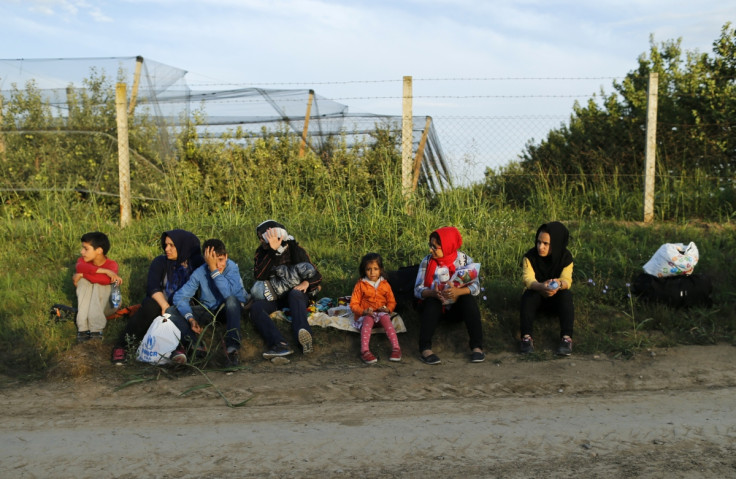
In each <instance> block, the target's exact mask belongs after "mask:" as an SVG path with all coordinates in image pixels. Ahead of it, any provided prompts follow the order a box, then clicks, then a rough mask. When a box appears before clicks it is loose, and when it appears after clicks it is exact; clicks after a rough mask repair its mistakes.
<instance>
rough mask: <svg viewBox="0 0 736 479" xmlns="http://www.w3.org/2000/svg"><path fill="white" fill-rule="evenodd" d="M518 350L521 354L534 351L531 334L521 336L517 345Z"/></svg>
mask: <svg viewBox="0 0 736 479" xmlns="http://www.w3.org/2000/svg"><path fill="white" fill-rule="evenodd" d="M519 352H520V353H521V354H529V353H533V352H534V340H532V337H531V336H526V337H524V338H521V345H520V346H519Z"/></svg>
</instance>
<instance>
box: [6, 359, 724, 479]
mask: <svg viewBox="0 0 736 479" xmlns="http://www.w3.org/2000/svg"><path fill="white" fill-rule="evenodd" d="M111 368H112V366H110V367H109V368H108V367H107V366H105V367H101V371H102V372H101V373H100V372H96V374H95V375H93V377H92V378H89V377H88V378H86V379H83V380H76V381H73V380H65V381H53V380H49V381H42V382H36V383H33V384H28V385H22V386H20V385H14V384H12V382H9V381H6V386H5V387H4V388H3V389H2V390H0V399H2V403H3V405H4V406H5V411H4V412H5V414H3V420H2V431H0V444H2V448H1V450H0V477H28V478H30V477H121V478H128V477H130V478H133V477H143V476H148V477H166V478H182V477H183V478H189V477H192V478H194V477H212V478H215V477H226V478H230V477H232V478H236V477H326V478H332V477H401V478H414V477H417V478H418V477H429V478H432V477H450V478H454V477H457V478H460V477H463V478H465V477H503V478H507V477H511V478H516V477H519V478H521V477H553V478H556V477H560V478H562V477H601V478H603V477H616V478H621V477H631V478H634V477H656V478H659V477H662V478H664V477H667V478H702V477H713V478H716V477H717V478H724V477H736V348H735V347H733V346H731V345H719V346H687V347H678V348H674V349H669V350H657V351H652V352H650V353H647V354H641V355H639V356H638V357H637V358H635V359H632V360H616V359H609V358H605V357H587V356H573V357H570V358H566V359H560V360H552V361H543V362H528V361H522V360H520V359H519V358H518V356H516V355H513V354H499V355H496V356H492V357H490V356H489V358H488V359H487V361H486V362H485V363H482V364H469V363H467V362H466V359H465V357H464V355H459V354H458V355H457V356H456V357H452V356H448V355H443V364H442V365H440V366H434V367H432V366H426V365H424V364H421V363H420V362H419V361H418V360H416V359H415V358H405V359H404V361H403V362H402V363H399V364H388V363H387V362H382V363H379V365H378V366H372V367H371V366H363V365H361V364H360V363H359V362H357V361H335V360H334V358H332V359H331V358H329V357H325V356H316V357H314V358H308V359H299V358H297V359H296V360H295V361H292V363H291V364H287V365H281V366H278V365H273V364H271V363H268V362H266V361H263V362H254V363H252V364H249V365H248V367H247V368H246V369H244V370H241V371H237V372H234V373H227V374H226V373H222V372H212V373H210V379H211V381H212V383H214V385H215V386H216V387H207V388H198V387H199V386H204V385H207V384H208V383H207V381H206V380H205V379H204V378H203V377H202V376H201V375H199V374H197V373H191V374H190V373H187V374H184V375H182V376H179V377H176V378H173V379H169V378H166V377H163V376H162V378H160V379H159V380H157V381H149V382H145V383H141V384H136V385H132V386H129V387H126V388H124V389H122V390H119V391H115V387H116V386H119V385H120V384H121V383H122V381H121V377H120V373H119V371H115V370H112V369H111ZM127 369H130V368H127ZM192 388H195V389H194V390H192ZM187 391H189V392H188V393H187V394H186V395H185V396H182V395H181V394H182V393H184V392H187ZM220 393H222V394H223V395H224V396H225V397H226V398H227V399H228V400H229V401H231V402H233V403H237V402H239V401H243V400H246V399H250V400H249V401H248V402H247V404H246V405H245V406H243V407H239V408H228V407H227V406H226V405H225V401H224V400H223V398H222V397H221V396H220Z"/></svg>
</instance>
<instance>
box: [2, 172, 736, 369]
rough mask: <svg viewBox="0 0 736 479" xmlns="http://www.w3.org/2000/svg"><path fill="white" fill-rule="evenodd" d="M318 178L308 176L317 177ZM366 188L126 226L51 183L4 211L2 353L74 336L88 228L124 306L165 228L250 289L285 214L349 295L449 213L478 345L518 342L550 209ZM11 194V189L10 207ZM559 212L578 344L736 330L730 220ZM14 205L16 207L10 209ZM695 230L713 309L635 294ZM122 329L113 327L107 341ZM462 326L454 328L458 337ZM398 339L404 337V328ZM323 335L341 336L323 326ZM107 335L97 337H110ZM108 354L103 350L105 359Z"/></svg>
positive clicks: (176, 211)
mask: <svg viewBox="0 0 736 479" xmlns="http://www.w3.org/2000/svg"><path fill="white" fill-rule="evenodd" d="M322 186H324V185H317V187H322ZM384 187H385V190H384V191H380V192H377V193H376V196H375V197H374V198H373V199H369V200H366V198H364V197H363V198H361V199H360V201H358V199H357V198H353V197H351V193H350V192H349V191H346V190H343V189H340V188H335V189H334V190H331V191H322V193H321V199H320V200H319V201H315V200H314V198H313V197H310V196H309V195H302V196H300V195H286V194H284V195H280V194H275V195H274V197H273V201H271V202H263V201H260V202H256V201H253V202H248V201H245V202H242V203H239V204H238V205H232V204H225V203H218V204H217V206H216V207H213V206H211V203H204V202H201V203H200V202H198V201H197V200H196V198H185V199H182V200H180V201H179V202H178V203H177V204H176V205H173V207H172V205H162V206H160V207H158V209H156V208H153V207H149V208H148V210H147V212H146V213H145V214H141V215H139V217H138V218H136V219H135V221H134V222H133V224H132V225H131V226H130V227H127V228H125V229H120V228H119V227H118V225H117V221H116V216H115V214H116V207H115V205H111V204H109V203H105V202H98V201H95V200H94V199H80V198H77V197H75V196H72V195H64V194H51V193H49V194H48V195H47V196H41V197H37V198H34V200H33V201H32V202H27V203H26V204H24V209H23V211H24V214H23V215H15V214H14V215H10V214H8V213H7V212H8V211H10V210H11V208H6V209H4V210H3V211H4V212H5V214H4V215H3V217H2V219H0V239H1V240H2V243H3V244H4V245H5V247H4V248H3V250H2V252H0V257H1V258H2V260H1V262H2V265H3V269H4V270H5V275H4V277H3V279H2V283H1V285H0V297H2V298H3V300H2V301H3V307H2V308H0V324H2V328H1V329H0V344H1V346H2V347H1V348H0V351H1V352H0V364H2V367H3V369H4V370H6V371H8V372H9V373H11V374H27V373H40V372H43V371H45V370H47V369H48V368H49V367H50V366H51V365H53V364H54V362H55V360H56V358H57V357H58V356H59V355H60V354H61V353H63V352H64V351H66V350H68V349H69V348H71V347H72V346H73V344H74V333H75V330H74V325H73V323H71V322H66V323H59V324H54V323H53V322H50V321H49V314H48V311H49V308H50V306H51V305H52V304H54V303H63V304H70V305H71V304H74V303H75V300H76V298H75V292H74V288H73V285H72V282H71V276H72V274H73V271H74V263H75V261H76V258H77V257H78V254H79V253H78V252H79V246H80V244H79V238H80V236H81V235H82V234H83V233H84V232H86V231H93V230H99V231H104V232H106V233H108V235H109V237H110V239H111V242H112V249H111V251H110V257H111V258H113V259H115V260H116V261H118V263H119V264H120V274H121V276H122V277H123V278H124V280H125V284H124V285H123V304H135V303H138V302H140V301H141V299H142V298H143V296H144V283H145V276H146V273H147V269H148V265H149V263H150V261H151V259H152V258H153V257H154V256H156V255H157V254H159V253H160V249H159V246H158V241H159V237H160V234H161V232H162V231H164V230H167V229H171V228H185V229H188V230H191V231H193V232H195V233H196V234H197V235H198V236H199V237H200V238H201V239H202V240H204V239H206V238H210V237H220V238H222V239H223V240H224V241H225V243H226V244H227V245H228V248H229V251H230V256H231V258H232V259H234V260H235V261H236V262H238V263H239V265H240V268H241V271H242V272H243V276H244V277H243V279H244V281H245V283H246V287H250V285H251V284H252V282H253V278H252V256H253V251H254V249H255V248H256V246H257V241H256V236H255V233H254V229H255V226H256V224H258V223H259V222H260V221H262V220H264V219H267V218H274V219H277V220H279V221H282V222H283V223H284V224H285V225H286V226H287V228H288V229H289V231H290V232H291V233H292V234H293V235H294V236H295V237H296V238H297V240H298V241H299V242H300V243H301V244H303V245H304V246H305V247H306V249H307V251H308V252H309V253H310V255H311V257H312V259H313V261H314V262H315V263H316V264H317V266H318V267H319V269H320V270H321V272H322V274H323V276H324V278H325V281H324V289H323V295H324V296H329V297H338V296H343V295H347V294H350V291H351V289H352V285H353V283H354V281H355V280H356V279H357V265H358V261H359V259H360V257H361V256H362V255H363V254H365V253H366V252H368V251H377V252H379V253H381V254H382V255H383V256H384V259H385V262H386V266H387V268H388V269H396V268H398V267H400V266H404V265H410V264H416V263H418V262H419V261H420V260H421V258H422V257H423V256H424V255H426V254H427V247H426V244H427V237H428V235H429V233H430V232H431V231H432V230H433V229H435V228H437V227H439V226H443V225H446V224H453V225H455V226H457V227H458V228H459V229H460V231H461V232H462V234H463V236H464V244H463V247H462V249H463V250H464V251H466V252H467V253H468V254H470V255H471V256H472V257H473V258H474V259H475V260H476V261H478V262H480V263H481V264H482V283H483V287H484V291H483V292H482V293H481V295H480V298H479V301H480V303H481V305H482V312H483V320H484V327H485V332H486V348H487V349H488V350H490V351H504V350H508V351H513V350H515V348H516V336H517V334H518V299H519V296H520V293H521V282H520V278H519V276H520V266H519V265H520V258H521V256H522V254H523V253H524V252H525V251H526V250H527V249H528V248H530V247H531V246H532V245H533V236H534V231H535V230H536V228H537V226H538V225H539V224H540V223H541V222H543V221H545V220H547V219H548V218H544V217H543V215H541V214H538V213H530V212H528V211H524V210H521V209H513V208H510V207H503V206H500V205H499V204H494V203H491V202H488V201H487V200H482V199H481V196H480V195H478V194H477V193H476V192H475V191H474V189H473V188H469V189H464V188H460V189H455V190H453V191H451V192H449V193H446V194H444V195H442V196H439V197H435V198H433V199H422V198H420V197H418V198H417V199H416V200H414V201H413V202H411V203H410V205H409V210H410V211H411V214H408V213H406V211H407V210H406V209H405V208H404V203H403V201H402V199H401V197H400V196H399V195H398V194H397V193H396V192H397V191H398V190H399V189H398V188H396V187H395V185H391V184H390V183H387V184H385V185H384ZM13 201H17V198H12V197H11V198H6V201H5V203H6V205H8V204H9V203H12V202H13ZM554 210H555V211H557V212H558V214H557V216H556V217H555V218H549V219H557V220H561V221H563V222H565V223H566V224H567V225H568V227H569V229H570V232H571V244H570V249H571V251H572V252H573V254H574V256H575V276H574V281H575V284H574V285H573V288H574V293H575V304H576V341H575V352H576V353H595V352H605V353H608V354H614V355H623V356H627V355H631V354H634V353H635V352H636V351H639V350H641V349H642V348H645V347H647V346H649V345H657V346H661V345H674V344H678V343H703V344H707V343H714V342H717V341H723V340H725V341H734V334H735V332H736V313H734V310H735V309H736V308H734V303H736V287H735V286H734V285H735V284H736V271H734V268H733V264H734V263H733V259H732V256H731V255H732V254H733V252H734V251H736V234H734V233H736V231H735V229H734V226H733V225H732V224H730V223H727V224H704V223H703V224H701V223H692V222H690V223H658V224H655V225H653V226H643V225H640V224H636V223H626V222H621V221H613V220H606V219H599V218H590V217H589V216H575V215H573V214H570V213H569V212H568V211H567V210H566V208H565V205H564V204H557V205H554ZM14 211H15V210H14ZM690 241H694V242H696V244H697V245H698V248H699V250H700V256H701V259H700V263H699V264H698V266H697V267H696V272H700V273H707V274H708V275H710V276H711V278H712V279H713V283H714V293H713V299H714V301H715V306H714V307H713V308H710V309H700V308H693V309H690V310H671V309H668V308H665V307H661V306H646V305H642V304H638V303H637V301H635V300H633V299H632V298H630V297H629V295H628V284H629V283H631V281H632V279H633V277H634V276H636V275H637V274H638V273H639V272H640V271H641V267H642V265H643V264H644V263H645V262H646V261H647V260H648V259H649V257H650V256H651V255H652V254H653V253H654V252H655V251H656V249H657V248H658V247H659V246H660V245H661V244H662V243H665V242H684V243H687V242H690ZM404 316H405V320H406V322H407V327H408V328H409V329H410V331H416V329H417V328H418V323H417V318H416V315H415V314H414V313H413V312H412V311H411V309H410V308H406V309H405V310H404ZM121 326H122V323H121V322H120V321H116V322H111V323H110V324H109V325H108V334H107V340H110V338H111V337H112V336H113V334H114V332H115V331H117V330H119V328H120V327H121ZM556 327H557V326H556V324H555V322H554V321H544V322H540V323H539V326H538V332H537V336H538V338H540V339H539V340H540V341H541V342H542V344H544V343H545V342H546V341H548V342H549V343H550V345H551V344H552V343H553V342H554V340H555V338H556ZM244 333H245V338H246V341H249V342H250V343H252V347H255V348H256V349H259V348H260V339H259V338H258V337H257V335H256V334H255V333H254V331H253V329H252V326H251V325H249V324H246V325H245V326H244ZM460 337H462V336H460ZM405 338H406V339H405ZM405 338H401V340H402V344H403V345H404V348H406V351H407V353H411V352H413V351H414V349H415V346H414V343H413V338H415V336H414V334H409V335H407V336H406V337H405ZM317 339H318V340H319V341H332V340H335V341H342V340H341V339H338V338H337V336H335V335H332V334H327V333H322V332H319V333H318V337H317ZM107 340H106V341H107ZM107 360H108V358H107V356H105V357H101V358H100V361H107Z"/></svg>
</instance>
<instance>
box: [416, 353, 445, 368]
mask: <svg viewBox="0 0 736 479" xmlns="http://www.w3.org/2000/svg"><path fill="white" fill-rule="evenodd" d="M419 358H420V359H421V360H422V362H423V363H424V364H429V365H431V366H434V365H436V364H439V363H441V362H442V361H440V358H439V357H438V356H437V355H436V354H430V355H429V356H422V355H421V354H420V355H419Z"/></svg>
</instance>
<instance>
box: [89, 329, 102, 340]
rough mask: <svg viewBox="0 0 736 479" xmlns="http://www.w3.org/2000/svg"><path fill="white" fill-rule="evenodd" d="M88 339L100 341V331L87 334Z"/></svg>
mask: <svg viewBox="0 0 736 479" xmlns="http://www.w3.org/2000/svg"><path fill="white" fill-rule="evenodd" d="M89 339H99V340H102V331H95V332H92V333H89Z"/></svg>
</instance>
